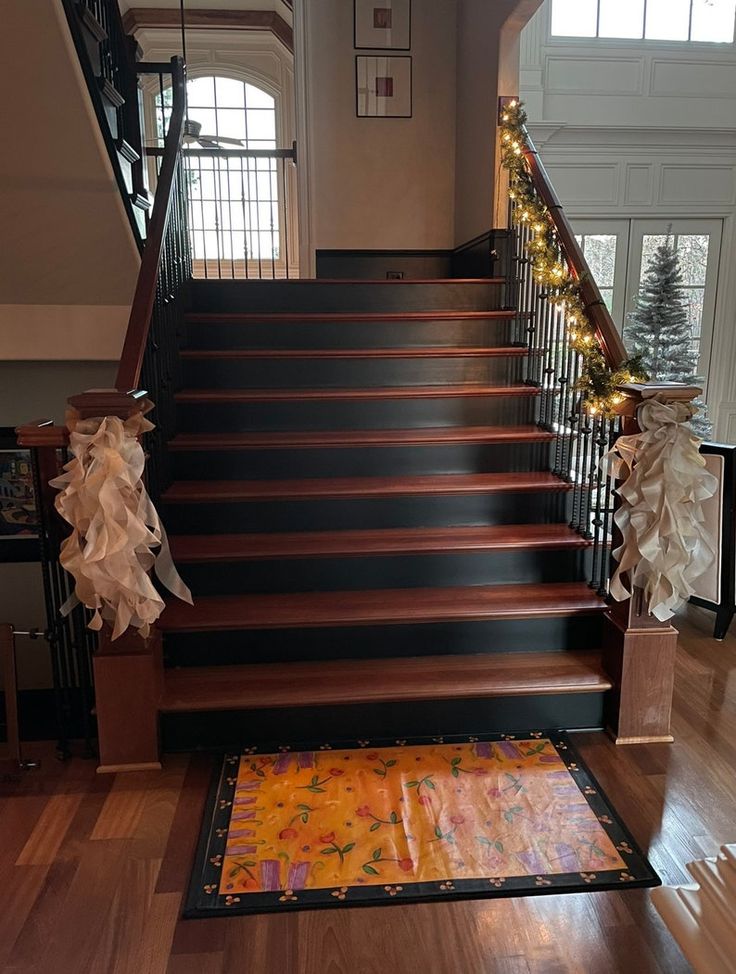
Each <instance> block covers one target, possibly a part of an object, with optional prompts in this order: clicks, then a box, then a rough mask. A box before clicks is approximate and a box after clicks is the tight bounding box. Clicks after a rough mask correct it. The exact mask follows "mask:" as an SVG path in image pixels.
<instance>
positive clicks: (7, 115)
mask: <svg viewBox="0 0 736 974" xmlns="http://www.w3.org/2000/svg"><path fill="white" fill-rule="evenodd" d="M2 28H3V29H2V32H1V33H0V82H2V90H3V92H4V93H5V97H4V100H3V123H2V124H3V135H4V151H3V152H2V153H0V236H1V239H2V251H3V259H2V261H1V262H0V306H3V305H4V306H8V305H26V306H29V307H30V306H47V307H48V306H66V307H67V308H69V309H72V308H73V307H74V306H106V307H108V308H109V307H110V306H115V307H118V308H119V307H120V306H127V305H129V302H130V299H131V296H132V292H133V288H134V286H135V280H136V277H137V273H138V266H139V257H138V254H137V250H136V247H135V243H134V240H133V235H132V232H131V229H130V226H129V224H128V221H127V217H126V215H125V212H124V210H123V206H122V201H121V199H120V195H119V191H118V187H117V184H116V183H115V181H114V178H113V174H112V167H111V165H110V161H109V159H108V157H107V154H106V150H105V147H104V144H103V143H102V139H101V136H100V134H99V126H98V123H97V119H96V118H95V117H94V114H93V112H92V106H91V102H90V99H89V95H88V93H87V90H86V88H85V86H84V82H83V79H82V75H81V69H80V67H79V63H78V60H77V56H76V52H75V51H74V49H73V46H72V42H71V37H70V35H69V30H68V26H67V24H66V20H65V18H64V14H63V10H62V7H61V2H60V0H23V2H22V3H17V2H5V3H3V4H2ZM30 314H31V316H32V317H33V316H34V314H35V318H34V321H35V324H34V326H33V327H32V328H28V329H27V330H24V329H23V328H20V329H16V330H15V331H13V323H12V321H10V322H9V319H8V317H7V315H0V324H2V325H3V326H4V325H6V324H8V323H10V326H11V328H10V330H11V332H12V335H11V334H9V335H8V336H6V338H7V341H9V342H10V344H11V346H12V355H13V357H17V358H27V359H29V358H33V359H38V358H43V357H46V355H47V354H48V357H50V358H58V357H60V339H62V340H63V337H64V335H63V330H64V329H65V327H66V325H67V324H70V325H71V330H70V332H69V335H70V339H71V340H72V347H70V349H69V353H68V355H67V356H66V357H68V358H80V357H84V358H97V359H99V358H104V357H107V356H111V357H112V356H113V355H114V356H115V357H117V355H118V354H119V344H120V343H119V339H118V340H115V341H111V338H110V334H109V331H108V330H106V329H101V330H96V329H94V328H92V329H87V331H86V333H85V336H84V341H83V345H84V349H83V354H81V355H80V347H79V345H80V343H79V332H80V328H81V329H82V330H84V328H83V323H82V325H79V322H75V320H74V313H73V311H71V310H70V311H69V312H67V313H66V315H63V314H62V315H61V316H59V315H57V314H55V313H51V312H48V313H41V312H39V313H34V312H30ZM13 317H14V320H16V321H17V316H15V315H14V316H13ZM84 317H85V313H82V312H80V319H83V318H84ZM87 317H89V316H87ZM75 329H76V333H75ZM5 351H7V349H6V348H3V353H4V352H5Z"/></svg>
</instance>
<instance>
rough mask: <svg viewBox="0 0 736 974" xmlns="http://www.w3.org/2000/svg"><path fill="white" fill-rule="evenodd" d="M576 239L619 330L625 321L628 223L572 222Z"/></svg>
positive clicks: (602, 221) (614, 221) (609, 221)
mask: <svg viewBox="0 0 736 974" xmlns="http://www.w3.org/2000/svg"><path fill="white" fill-rule="evenodd" d="M572 222H573V229H574V231H575V237H576V239H577V241H578V243H579V244H580V246H581V247H582V250H583V254H584V255H585V259H586V261H587V262H588V266H589V267H590V270H591V273H592V275H593V278H594V279H595V282H596V284H597V285H598V289H599V290H600V292H601V296H602V297H603V300H604V301H605V302H606V305H607V306H608V310H609V311H610V312H611V317H612V318H613V320H614V322H615V323H616V326H617V328H618V329H619V331H620V330H621V324H622V322H623V311H624V281H625V278H626V251H627V248H628V240H629V221H628V220H577V219H573V221H572Z"/></svg>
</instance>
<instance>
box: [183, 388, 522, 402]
mask: <svg viewBox="0 0 736 974" xmlns="http://www.w3.org/2000/svg"><path fill="white" fill-rule="evenodd" d="M539 393H540V390H539V388H538V387H537V386H484V385H470V384H468V385H457V386H450V385H447V386H375V387H372V388H364V389H361V388H352V389H328V388H322V389H183V390H182V391H181V392H177V393H176V394H175V395H174V399H175V400H176V402H198V403H202V402H224V403H228V402H314V401H319V402H328V401H335V402H370V401H375V400H378V399H459V398H471V397H477V396H480V397H486V396H503V397H508V396H538V395H539Z"/></svg>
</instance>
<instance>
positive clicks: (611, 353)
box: [499, 97, 701, 743]
mask: <svg viewBox="0 0 736 974" xmlns="http://www.w3.org/2000/svg"><path fill="white" fill-rule="evenodd" d="M525 121H526V116H525V114H524V112H523V107H522V106H521V104H520V102H519V100H518V98H517V97H508V98H501V99H500V102H499V139H500V152H501V158H502V161H503V164H504V168H505V169H506V170H507V172H508V174H509V184H508V194H509V214H508V216H509V220H508V226H509V237H510V242H509V248H508V254H507V288H508V292H509V294H508V301H507V304H508V306H509V307H513V308H516V309H517V317H516V324H515V328H516V334H515V340H516V342H517V343H518V344H521V345H525V346H526V347H527V356H526V373H525V379H526V381H527V382H528V383H530V384H532V385H535V386H536V387H537V388H538V389H539V397H538V407H537V408H538V413H537V420H538V422H539V424H540V425H541V426H542V427H543V428H544V429H547V430H549V431H550V432H552V433H554V434H555V438H554V442H553V447H552V469H553V471H554V472H555V473H556V474H557V475H558V476H559V477H561V478H562V479H563V480H565V481H566V482H568V483H569V484H570V485H571V495H572V498H571V503H570V510H571V517H570V526H571V527H572V528H573V529H574V530H576V531H577V532H579V533H580V534H581V535H582V536H583V537H584V538H586V539H587V540H589V541H590V543H591V549H592V554H591V560H590V584H591V586H592V587H594V588H595V589H596V590H597V591H598V592H599V593H600V595H601V596H603V597H606V596H608V594H609V586H610V581H611V572H612V550H613V549H614V548H615V547H617V546H618V545H619V543H620V541H621V537H620V534H619V532H618V528H617V526H616V524H615V522H614V514H615V512H616V508H617V504H618V503H619V501H618V498H617V495H616V494H615V493H614V489H615V488H616V486H617V484H616V482H615V481H614V480H613V478H612V476H611V474H610V466H608V465H606V464H605V463H603V462H602V461H603V458H604V457H605V455H606V454H607V453H608V451H609V450H610V449H611V447H612V446H613V445H614V443H615V442H616V440H617V438H618V437H619V436H620V435H621V434H626V435H631V434H635V433H639V432H640V428H639V425H638V420H637V415H638V410H639V407H640V406H641V405H642V403H643V402H644V401H645V399H647V398H649V397H651V396H652V395H653V394H655V393H656V394H657V395H658V398H660V399H662V400H663V401H666V402H668V403H675V402H680V403H682V402H691V401H692V400H693V399H695V398H697V396H698V395H699V394H700V392H701V390H700V389H697V388H694V387H689V386H685V385H683V384H678V383H650V382H648V380H647V377H646V376H645V375H643V374H642V370H641V367H640V365H639V363H638V362H636V361H635V360H630V359H628V357H627V352H626V347H625V345H624V343H623V340H622V338H621V335H620V333H619V331H618V329H617V328H616V325H615V324H614V322H613V319H612V318H611V315H610V313H609V310H608V308H607V306H606V303H605V301H604V300H603V297H602V295H601V292H600V290H599V289H598V286H597V284H596V282H595V279H594V277H593V275H592V273H591V271H590V268H589V266H588V264H587V262H586V260H585V256H584V254H583V251H582V248H581V247H580V245H579V244H578V241H577V240H576V238H575V233H574V231H573V229H572V227H571V225H570V222H569V220H568V219H567V217H566V215H565V212H564V210H563V208H562V205H561V204H560V201H559V199H558V197H557V195H556V193H555V191H554V189H553V187H552V183H551V182H550V179H549V176H548V174H547V171H546V169H545V168H544V165H543V163H542V161H541V159H540V158H539V154H538V152H537V150H536V148H535V146H534V143H533V141H532V138H531V136H530V135H529V132H528V130H527V128H526V125H525ZM676 644H677V631H676V630H675V629H674V628H673V627H672V626H671V625H669V623H662V622H660V621H659V620H658V619H657V618H655V617H654V616H653V615H652V614H651V613H650V612H649V610H648V607H647V604H646V600H645V598H644V593H643V591H642V590H641V589H639V588H634V589H633V595H632V597H631V598H630V599H628V600H627V601H622V602H616V603H615V604H613V605H612V607H611V610H610V611H609V613H608V614H607V617H606V626H605V637H604V663H605V665H606V667H607V669H608V671H609V674H610V675H611V677H612V681H613V683H614V687H615V690H614V693H613V694H612V695H611V701H610V704H609V714H608V722H609V727H610V729H611V730H612V732H613V734H614V736H615V739H616V741H617V743H637V742H641V741H669V740H672V737H671V735H670V713H671V704H672V687H673V675H674V654H675V649H676Z"/></svg>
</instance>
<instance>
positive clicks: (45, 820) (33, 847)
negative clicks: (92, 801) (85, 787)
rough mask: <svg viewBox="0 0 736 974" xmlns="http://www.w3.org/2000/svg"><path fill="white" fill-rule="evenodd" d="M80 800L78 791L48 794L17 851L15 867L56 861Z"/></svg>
mask: <svg viewBox="0 0 736 974" xmlns="http://www.w3.org/2000/svg"><path fill="white" fill-rule="evenodd" d="M81 801H82V793H81V792H76V793H72V794H69V795H64V794H61V795H52V797H51V798H50V799H49V801H48V803H47V804H46V807H45V808H44V810H43V812H42V813H41V817H40V818H39V820H38V822H37V823H36V825H35V827H34V829H33V832H31V834H30V835H29V837H28V841H27V842H26V844H25V845H24V846H23V848H22V849H21V852H20V855H19V856H18V858H17V860H16V863H15V864H16V866H50V865H51V863H52V862H54V860H55V859H56V856H57V853H58V851H59V848H60V846H61V843H62V842H63V841H64V838H65V837H66V834H67V832H68V830H69V826H70V825H71V823H72V820H73V819H74V816H75V814H76V812H77V809H78V808H79V805H80V803H81Z"/></svg>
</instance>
